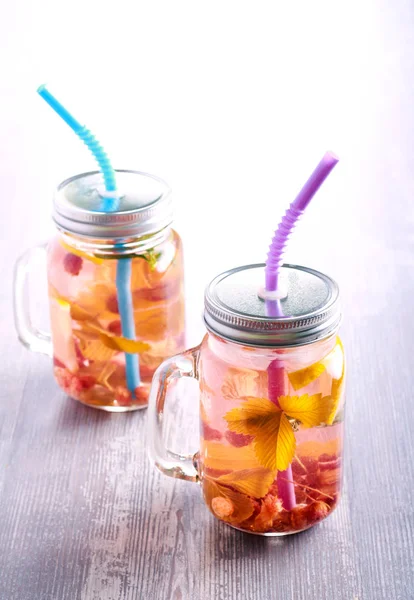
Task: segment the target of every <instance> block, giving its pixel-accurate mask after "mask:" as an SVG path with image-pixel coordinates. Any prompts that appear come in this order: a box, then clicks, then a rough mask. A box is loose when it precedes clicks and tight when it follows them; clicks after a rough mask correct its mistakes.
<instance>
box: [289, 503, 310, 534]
mask: <svg viewBox="0 0 414 600" xmlns="http://www.w3.org/2000/svg"><path fill="white" fill-rule="evenodd" d="M307 512H308V506H307V504H297V505H296V506H295V507H294V508H292V510H291V511H290V524H291V525H292V527H293V529H305V528H306V527H307V526H308V515H307Z"/></svg>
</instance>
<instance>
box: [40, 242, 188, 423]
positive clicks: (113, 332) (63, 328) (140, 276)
mask: <svg viewBox="0 0 414 600" xmlns="http://www.w3.org/2000/svg"><path fill="white" fill-rule="evenodd" d="M71 250H72V248H71V238H70V237H69V236H58V237H56V238H55V239H54V240H53V241H52V242H51V244H50V246H49V249H48V280H49V298H50V311H51V325H52V339H53V347H54V365H55V367H54V372H55V377H56V380H57V382H58V384H59V385H60V387H61V388H62V389H63V390H64V391H65V392H66V393H67V394H68V395H70V396H72V397H73V398H75V399H77V400H79V401H81V402H83V403H84V404H88V405H90V406H96V407H99V408H103V409H106V410H115V411H117V410H118V411H122V410H133V409H136V408H141V407H143V406H145V405H146V404H147V400H148V393H149V387H150V383H151V379H152V375H153V373H154V371H155V369H156V368H157V367H158V365H159V364H160V363H161V362H162V361H163V360H165V359H166V358H168V357H169V356H171V355H172V354H175V353H178V352H180V351H182V350H183V348H184V290H183V256H182V244H181V240H180V238H179V236H178V235H177V233H175V232H174V231H172V232H171V234H170V235H169V237H168V238H167V239H166V240H165V241H164V242H162V243H161V244H158V245H157V246H156V247H155V248H154V249H151V250H149V251H145V252H142V253H141V254H142V255H143V257H135V258H133V259H132V276H131V290H132V298H133V307H134V320H135V332H136V340H137V341H138V342H142V344H141V346H139V347H136V348H135V347H134V352H133V353H135V350H137V357H139V371H140V377H141V385H140V386H139V388H137V389H136V390H134V392H133V393H132V392H131V391H130V390H128V389H127V385H126V379H125V353H124V351H123V350H122V349H121V348H122V344H123V343H124V341H123V340H124V338H122V331H121V321H120V316H119V311H118V302H117V293H116V283H115V281H116V279H115V278H116V266H117V262H118V261H117V260H116V259H115V258H104V259H102V258H100V257H99V255H97V254H96V255H90V253H89V252H90V251H88V252H87V253H85V251H84V250H83V249H82V250H79V244H76V243H75V242H74V243H73V251H72V252H71Z"/></svg>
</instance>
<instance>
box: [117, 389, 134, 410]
mask: <svg viewBox="0 0 414 600" xmlns="http://www.w3.org/2000/svg"><path fill="white" fill-rule="evenodd" d="M115 400H116V401H117V402H118V404H119V406H131V400H132V396H131V393H130V392H129V390H127V389H126V388H124V387H122V386H118V387H117V388H116V390H115Z"/></svg>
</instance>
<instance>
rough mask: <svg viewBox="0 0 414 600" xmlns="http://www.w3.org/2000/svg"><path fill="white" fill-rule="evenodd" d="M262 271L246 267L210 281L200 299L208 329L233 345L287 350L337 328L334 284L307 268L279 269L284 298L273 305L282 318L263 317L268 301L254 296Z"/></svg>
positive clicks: (259, 287)
mask: <svg viewBox="0 0 414 600" xmlns="http://www.w3.org/2000/svg"><path fill="white" fill-rule="evenodd" d="M264 268H265V265H264V264H258V265H247V266H243V267H238V268H237V269H232V270H231V271H226V272H225V273H222V274H221V275H218V276H217V277H216V278H215V279H213V281H212V282H211V283H210V285H209V286H208V287H207V289H206V292H205V298H204V301H205V310H204V320H205V324H206V326H207V329H208V330H209V331H212V332H213V333H216V334H217V335H219V336H220V337H223V338H225V339H228V340H230V341H233V342H236V343H239V344H247V345H249V346H267V347H274V346H276V347H280V346H283V347H287V346H302V345H304V344H310V343H312V342H315V341H317V340H320V339H324V338H326V337H328V336H329V335H331V334H332V333H334V332H335V331H336V330H337V329H338V327H339V324H340V320H341V311H340V307H339V290H338V286H337V284H336V283H335V281H333V280H332V279H331V278H330V277H328V276H327V275H324V274H323V273H319V272H318V271H314V270H313V269H308V268H306V267H298V266H296V265H283V267H282V269H281V277H280V280H281V283H282V286H281V287H284V288H285V290H286V292H287V295H286V297H285V298H282V299H280V300H279V301H278V302H279V303H280V304H279V309H280V312H279V314H281V315H283V316H277V317H269V316H268V311H269V303H267V302H265V300H263V299H262V297H261V293H260V290H262V289H263V284H264ZM266 304H267V306H266ZM272 314H273V313H272Z"/></svg>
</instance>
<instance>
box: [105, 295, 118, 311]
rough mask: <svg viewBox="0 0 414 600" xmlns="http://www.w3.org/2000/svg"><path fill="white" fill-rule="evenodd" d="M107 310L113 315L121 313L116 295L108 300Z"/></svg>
mask: <svg viewBox="0 0 414 600" xmlns="http://www.w3.org/2000/svg"><path fill="white" fill-rule="evenodd" d="M106 308H107V309H108V310H109V312H111V313H118V312H119V307H118V298H117V297H116V294H111V295H110V296H109V297H108V299H107V301H106Z"/></svg>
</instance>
